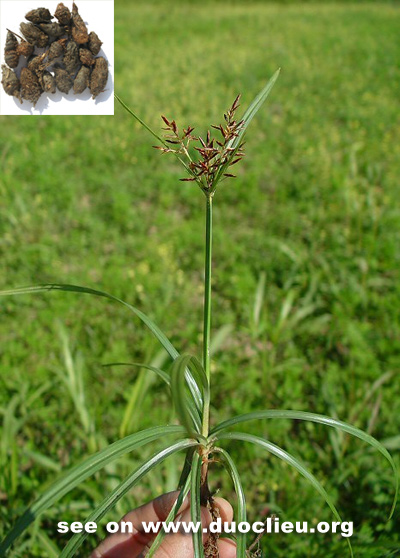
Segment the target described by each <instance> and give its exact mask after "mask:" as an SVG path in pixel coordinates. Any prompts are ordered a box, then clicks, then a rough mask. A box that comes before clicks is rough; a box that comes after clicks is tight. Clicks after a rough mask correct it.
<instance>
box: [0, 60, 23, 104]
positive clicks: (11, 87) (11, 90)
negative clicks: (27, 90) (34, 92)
mask: <svg viewBox="0 0 400 558" xmlns="http://www.w3.org/2000/svg"><path fill="white" fill-rule="evenodd" d="M1 84H2V86H3V89H4V91H5V92H6V93H7V95H13V96H14V97H17V99H19V100H20V101H21V103H22V99H21V93H20V87H21V84H20V82H19V79H18V76H17V74H16V73H15V72H14V70H11V69H10V68H7V66H6V65H5V64H3V65H2V67H1Z"/></svg>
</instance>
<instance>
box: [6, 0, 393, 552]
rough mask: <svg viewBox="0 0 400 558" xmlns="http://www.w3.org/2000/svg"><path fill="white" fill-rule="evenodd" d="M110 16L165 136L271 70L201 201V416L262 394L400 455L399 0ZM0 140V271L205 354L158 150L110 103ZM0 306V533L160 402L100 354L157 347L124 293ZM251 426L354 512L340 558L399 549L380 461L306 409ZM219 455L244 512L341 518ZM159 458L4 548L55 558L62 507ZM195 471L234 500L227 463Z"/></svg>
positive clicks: (126, 94)
mask: <svg viewBox="0 0 400 558" xmlns="http://www.w3.org/2000/svg"><path fill="white" fill-rule="evenodd" d="M115 17H116V19H115V60H116V67H115V70H116V77H115V91H116V93H118V95H120V96H121V97H122V99H124V101H125V102H126V103H127V104H128V105H129V106H131V107H132V108H133V109H134V110H135V111H136V112H137V113H138V114H139V115H140V116H141V117H142V118H143V119H144V120H146V121H147V122H148V123H149V124H150V125H151V126H152V127H153V128H155V129H157V130H158V129H160V128H161V119H160V114H165V115H166V116H168V117H173V118H176V120H177V122H178V124H179V123H181V124H183V125H185V126H186V125H187V124H191V125H193V126H195V127H196V132H199V133H200V132H201V133H203V132H204V131H205V129H206V127H207V126H209V125H210V124H217V123H219V122H220V120H221V117H222V114H223V112H224V111H225V110H226V109H227V108H228V107H229V106H230V104H231V103H232V101H233V99H234V98H235V96H236V95H237V94H238V93H242V104H243V106H244V107H245V106H246V105H247V104H248V103H250V102H251V100H252V98H253V97H254V95H255V94H256V93H257V92H258V91H259V90H260V89H261V87H262V86H263V84H264V83H265V82H266V81H267V79H268V78H269V77H270V76H271V75H272V74H273V72H274V71H275V70H276V69H277V68H278V67H281V68H282V73H281V76H280V78H279V80H278V82H277V84H276V86H275V88H274V90H273V92H272V93H271V96H270V98H269V100H268V102H267V104H266V105H265V106H264V107H263V109H262V110H261V111H260V112H259V113H258V115H257V117H256V119H255V120H254V121H253V122H252V124H251V127H250V129H249V133H248V137H247V144H246V151H247V155H246V158H245V159H244V161H243V164H242V165H241V166H240V168H238V169H237V171H238V178H237V179H236V180H229V181H226V182H224V183H223V185H222V186H221V188H220V189H219V191H218V193H217V195H216V199H215V216H214V222H215V242H214V269H215V271H214V280H213V288H214V294H215V300H214V314H213V336H214V354H213V373H214V377H213V391H214V399H213V410H212V412H213V418H214V421H216V420H217V419H223V418H229V417H231V416H233V415H234V414H238V413H241V412H247V411H251V410H256V409H263V408H286V409H290V408H292V409H300V410H305V411H312V412H316V413H321V414H326V415H331V416H334V417H337V418H340V419H341V420H344V421H347V422H351V423H352V424H354V425H355V426H358V427H360V428H362V429H364V430H366V431H368V432H369V433H371V434H372V435H373V436H375V437H377V438H378V439H379V440H380V441H381V442H383V443H384V445H385V446H386V447H387V448H388V449H390V450H391V451H392V454H393V456H394V458H395V460H396V462H397V464H398V465H400V460H399V450H400V436H399V428H400V418H399V417H400V379H399V365H400V357H399V355H400V325H399V323H400V322H399V295H400V288H399V273H398V269H399V263H400V261H399V260H400V258H399V249H398V247H399V241H400V226H399V224H400V208H399V189H398V177H399V176H400V126H399V125H400V103H399V80H400V67H399V55H400V48H399V42H398V27H399V17H400V14H399V6H398V5H396V4H395V3H393V4H391V3H385V2H382V3H380V2H374V3H370V4H369V3H340V2H338V3H329V4H325V3H324V2H319V3H316V4H305V3H300V2H299V3H294V4H290V5H285V4H269V3H267V2H254V3H253V2H251V1H250V2H243V3H236V4H231V3H228V2H222V1H220V2H190V1H189V0H187V1H181V2H167V1H166V0H165V1H158V2H156V1H152V2H149V1H146V2H142V1H139V2H127V1H126V2H122V1H120V0H117V1H116V12H115ZM0 142H1V153H0V165H1V168H0V173H1V181H0V195H1V203H0V230H1V237H0V238H1V240H0V255H1V261H2V270H3V272H2V274H1V277H0V282H1V284H0V287H1V288H8V287H16V286H24V285H29V284H35V283H45V282H61V283H63V282H64V283H74V284H78V285H86V286H90V287H93V288H98V289H101V290H104V291H107V292H110V293H113V294H114V295H116V296H120V297H122V298H124V299H125V300H127V301H129V302H130V303H132V304H134V305H136V306H138V307H139V308H140V309H142V310H143V311H144V312H146V313H148V314H149V315H150V316H151V317H152V318H153V319H154V320H155V321H157V323H159V325H160V326H161V327H162V329H163V330H164V331H165V332H166V334H167V335H168V336H169V337H170V338H171V339H172V341H173V342H174V344H175V346H177V347H178V348H179V349H180V350H181V351H182V352H184V351H190V352H194V353H196V354H198V355H199V354H200V350H201V331H202V321H201V319H202V314H201V310H202V308H201V307H202V289H203V286H202V272H201V270H202V265H203V243H204V239H203V218H204V216H203V196H202V194H201V192H200V191H199V190H198V189H197V188H196V187H195V186H194V185H192V184H190V183H182V182H179V178H180V177H181V176H182V173H181V169H180V167H179V166H178V165H177V164H176V163H175V161H174V160H173V158H170V157H166V156H161V155H160V154H159V153H158V152H156V151H155V150H154V149H152V148H151V145H152V144H153V143H154V139H153V138H152V137H151V136H150V135H148V134H147V133H146V131H145V130H143V129H142V128H140V127H139V126H138V125H137V124H136V122H135V121H134V120H133V119H132V118H130V117H128V116H127V114H126V113H125V112H124V111H123V109H122V108H121V107H120V106H119V105H118V104H117V103H116V107H115V117H97V118H95V117H70V118H69V117H42V118H34V119H33V120H29V119H28V118H18V117H2V118H1V127H0ZM0 308H1V316H2V319H1V323H0V331H1V339H2V343H1V368H0V421H2V425H1V422H0V425H1V430H0V432H1V440H0V537H1V536H2V535H4V534H5V533H6V532H7V530H8V529H9V528H10V526H11V525H12V524H13V522H14V521H15V519H16V518H17V517H18V516H19V515H20V514H21V512H22V510H23V509H24V507H25V506H26V505H27V504H28V503H29V502H31V501H32V500H33V499H34V497H35V496H37V495H38V494H40V492H41V489H42V487H43V486H44V485H47V484H49V483H50V482H51V481H52V480H53V479H55V478H56V477H57V475H58V474H59V472H60V470H61V469H63V468H65V467H68V466H70V465H72V464H75V463H77V462H78V461H79V460H80V459H82V458H83V457H84V456H86V455H89V454H91V453H92V452H93V451H95V450H96V449H98V448H102V447H104V446H105V445H106V444H107V443H110V442H112V441H114V440H116V439H118V437H119V436H121V435H126V434H127V433H130V432H133V431H137V430H139V429H141V428H145V427H149V426H152V425H155V424H161V423H163V422H166V421H170V420H172V419H171V417H172V412H171V408H170V403H169V400H168V395H167V393H166V392H165V390H164V388H163V386H162V385H161V383H160V382H159V381H158V380H154V379H153V378H149V376H148V374H147V373H145V372H141V373H138V372H137V371H136V370H133V369H129V368H122V367H121V368H119V367H112V368H104V367H102V364H103V363H107V362H115V361H132V362H138V361H139V362H141V361H143V362H147V363H149V362H153V363H154V362H156V363H158V364H162V363H163V362H167V361H166V357H165V355H164V354H163V353H162V352H160V349H159V346H158V345H157V343H156V341H155V340H154V339H153V338H152V336H151V334H150V333H149V332H148V331H147V330H145V329H144V327H142V326H141V324H140V323H139V322H138V321H137V320H135V318H132V316H131V315H130V314H129V313H128V312H126V311H125V310H124V308H122V307H118V306H117V305H115V304H112V303H108V302H107V301H105V300H102V299H96V298H93V297H85V296H83V297H78V296H77V295H74V294H70V295H69V294H62V293H50V294H46V295H38V296H23V297H17V298H7V299H2V300H1V302H0ZM251 429H252V432H254V433H257V434H259V435H263V436H268V438H269V439H270V440H271V441H273V442H275V443H277V444H279V445H282V446H283V447H284V448H285V449H287V450H288V451H290V452H291V453H293V454H294V455H296V456H297V457H299V458H301V459H302V460H303V461H304V462H305V463H306V464H307V465H308V466H309V467H310V469H311V470H312V471H313V473H314V474H315V475H316V476H317V477H318V478H319V479H320V480H321V481H322V482H323V484H324V486H325V487H326V489H327V490H328V492H330V493H331V494H332V495H333V497H334V500H335V503H336V505H337V507H338V508H339V510H340V512H341V514H342V516H343V519H344V520H346V521H354V523H355V527H354V529H355V533H354V536H353V538H352V544H353V546H354V551H355V555H356V556H358V557H361V556H362V557H363V558H381V557H384V556H387V557H389V556H400V551H399V548H400V519H399V513H398V510H397V513H396V514H395V518H394V519H393V520H392V521H390V522H388V523H387V522H386V519H387V516H388V515H389V511H390V505H391V499H392V496H393V478H392V473H391V471H390V469H389V467H388V465H387V464H386V463H385V462H384V460H383V459H382V458H381V457H380V456H379V454H377V453H375V452H372V451H370V450H369V449H368V448H367V447H366V446H365V445H364V444H362V443H361V442H360V441H354V440H352V439H350V438H348V437H347V436H346V435H339V434H338V433H336V432H335V431H333V430H330V431H328V430H327V429H326V428H324V427H320V426H317V425H302V424H300V423H291V422H289V421H276V422H274V423H266V422H263V423H257V424H253V425H252V426H251ZM231 449H232V453H233V454H234V455H236V456H237V458H238V460H239V461H238V467H239V470H240V471H241V472H243V475H244V484H245V489H246V491H247V498H248V509H249V517H250V520H251V521H256V520H262V519H264V518H265V516H266V514H270V513H278V514H280V517H281V518H282V519H283V518H284V519H285V520H304V521H306V520H308V521H311V522H312V521H315V522H317V521H323V520H325V521H331V520H332V519H333V518H332V516H331V514H330V512H329V509H327V507H326V506H325V504H324V503H323V501H322V500H321V498H320V497H319V496H318V494H316V493H314V492H313V489H312V488H310V487H309V486H308V485H307V483H306V481H305V480H304V479H303V478H300V477H299V476H298V475H297V474H296V473H295V472H294V471H293V470H291V469H289V468H288V467H287V466H285V465H282V463H281V462H278V461H277V460H275V459H274V458H272V457H268V458H265V456H264V455H262V454H260V453H259V452H258V451H257V450H255V449H252V448H250V447H247V446H243V447H239V446H232V447H231ZM152 451H154V447H152V448H151V449H147V448H146V449H144V450H143V452H142V454H141V455H139V454H133V455H129V456H128V457H126V458H124V459H121V460H120V461H118V463H117V465H115V466H113V467H111V466H110V467H108V468H107V469H106V470H105V471H104V472H103V473H101V474H98V475H97V476H96V477H95V478H93V479H92V480H90V481H88V482H86V483H85V484H84V485H83V486H82V487H81V488H80V489H79V490H75V491H73V492H72V493H71V495H69V496H67V497H65V498H64V499H63V500H62V501H61V502H60V503H59V504H58V505H56V506H54V507H53V508H52V511H51V513H48V514H46V515H45V516H43V517H42V518H41V521H40V522H37V523H36V524H35V525H34V527H33V528H31V529H30V530H29V532H28V535H27V536H25V537H22V538H21V539H20V542H19V545H18V546H16V547H15V549H14V551H13V552H11V553H10V556H12V557H13V558H17V557H21V558H22V557H26V556H30V557H40V558H53V557H56V556H58V553H59V550H60V549H61V548H62V547H63V545H64V544H65V540H66V539H65V536H64V537H63V536H62V535H58V534H57V533H56V523H57V522H58V521H60V520H69V521H73V520H76V521H84V520H85V518H86V516H87V515H88V513H89V511H90V510H91V509H92V508H93V507H94V506H95V504H96V503H98V502H100V500H101V499H102V497H103V496H104V495H105V494H106V493H107V491H110V490H111V489H112V488H113V487H115V486H116V484H117V482H118V479H120V478H121V477H122V476H123V475H124V474H126V473H127V472H128V471H130V470H132V467H134V466H135V464H137V463H138V462H139V460H140V459H141V458H143V456H144V457H147V456H150V455H151V453H152ZM180 463H181V461H180V460H174V459H172V460H170V461H169V462H168V465H167V466H166V467H164V468H163V469H160V470H158V472H157V473H154V474H151V475H150V476H149V477H147V479H146V481H145V482H144V483H143V484H142V485H141V486H140V488H137V489H136V490H135V491H134V493H132V494H130V496H129V497H127V498H125V499H124V500H123V501H122V502H121V503H120V504H119V505H118V506H117V509H116V511H114V512H113V513H111V514H109V515H108V516H107V520H108V521H110V520H115V519H118V518H119V517H120V516H121V515H122V514H123V513H125V512H126V511H127V510H128V509H130V508H131V507H133V506H135V505H138V504H140V503H142V502H143V501H144V500H146V499H149V498H151V497H154V496H155V495H158V494H159V493H161V492H162V491H165V490H170V489H173V488H174V486H175V485H176V482H177V478H178V476H179V473H180ZM210 480H211V484H212V487H213V488H214V489H220V494H221V495H222V496H224V497H226V498H232V500H233V496H232V495H233V489H232V486H231V484H230V483H229V481H228V480H227V479H226V478H225V476H224V475H222V470H221V469H219V468H218V467H215V468H214V469H212V472H211V479H210ZM398 509H399V508H398ZM104 524H105V522H104ZM96 540H97V537H95V536H91V538H89V540H88V543H87V545H86V546H85V547H83V548H82V550H81V551H80V553H79V554H78V556H81V557H82V558H83V557H86V556H88V555H89V553H90V549H91V548H93V546H94V545H95V544H96ZM262 547H263V549H264V550H265V555H266V556H268V557H269V558H270V557H271V558H273V557H274V558H275V557H285V558H303V557H316V556H318V557H319V556H321V555H324V556H325V557H326V558H333V557H337V556H339V555H340V556H344V555H346V552H347V549H346V543H345V541H344V540H343V539H341V538H340V537H332V536H328V535H327V536H322V535H319V536H314V537H306V536H304V535H303V536H295V535H286V536H281V535H269V536H266V537H264V539H263V541H262Z"/></svg>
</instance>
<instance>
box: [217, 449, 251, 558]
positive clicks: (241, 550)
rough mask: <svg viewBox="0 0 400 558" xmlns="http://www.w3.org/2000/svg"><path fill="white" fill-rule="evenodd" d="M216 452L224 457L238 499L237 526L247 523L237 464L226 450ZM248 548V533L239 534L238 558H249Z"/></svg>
mask: <svg viewBox="0 0 400 558" xmlns="http://www.w3.org/2000/svg"><path fill="white" fill-rule="evenodd" d="M215 451H217V452H218V453H220V454H221V455H222V457H223V460H224V467H225V469H226V470H227V471H228V473H229V476H230V477H231V479H232V482H233V486H234V488H235V492H236V497H237V510H236V516H237V517H236V524H239V523H242V522H247V512H246V497H245V494H244V490H243V486H242V481H241V479H240V475H239V471H238V470H237V467H236V465H235V462H234V461H233V459H232V457H231V456H230V455H229V453H228V452H227V451H225V450H224V449H222V448H215ZM246 546H247V545H246V533H239V534H238V537H237V548H236V558H247V557H246Z"/></svg>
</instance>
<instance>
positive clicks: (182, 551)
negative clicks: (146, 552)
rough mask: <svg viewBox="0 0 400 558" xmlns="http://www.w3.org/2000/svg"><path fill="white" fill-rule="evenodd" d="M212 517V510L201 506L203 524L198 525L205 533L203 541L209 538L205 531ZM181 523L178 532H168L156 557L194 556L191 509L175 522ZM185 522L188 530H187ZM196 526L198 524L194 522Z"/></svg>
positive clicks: (183, 557)
mask: <svg viewBox="0 0 400 558" xmlns="http://www.w3.org/2000/svg"><path fill="white" fill-rule="evenodd" d="M211 521H212V517H211V514H210V512H209V511H208V510H207V509H206V508H201V526H200V527H198V528H199V530H200V531H201V532H202V533H203V542H205V541H206V540H207V537H208V535H207V533H204V530H206V529H207V528H208V527H209V525H210V523H211ZM178 523H180V529H179V532H178V533H174V534H167V535H166V536H165V538H164V540H163V542H162V544H161V546H160V548H159V550H158V551H157V552H156V554H155V557H156V558H170V557H171V556H179V558H193V542H192V531H191V530H190V531H189V529H190V527H192V524H191V517H190V510H186V511H185V512H184V513H183V514H182V516H181V517H178V518H177V520H176V521H175V524H178ZM183 524H184V525H185V527H186V530H187V531H188V532H185V530H184V528H183ZM194 527H195V528H196V527H197V526H196V525H195V524H194Z"/></svg>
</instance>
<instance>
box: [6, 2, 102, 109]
mask: <svg viewBox="0 0 400 558" xmlns="http://www.w3.org/2000/svg"><path fill="white" fill-rule="evenodd" d="M25 19H26V21H22V22H21V24H20V32H21V34H22V35H23V37H21V36H20V35H18V34H17V33H16V32H15V31H13V30H9V29H7V36H6V44H5V47H4V62H5V64H3V65H2V68H1V69H2V79H1V83H2V86H3V89H4V91H5V92H6V93H7V95H12V96H14V97H16V98H17V99H19V100H20V101H21V103H22V99H25V100H27V101H29V102H31V103H32V104H33V106H35V105H36V103H37V101H38V100H39V98H40V97H41V95H42V94H43V93H45V94H54V93H55V92H56V91H57V89H58V90H59V91H61V92H62V93H64V94H66V95H67V94H69V92H70V91H71V89H73V94H74V95H80V94H81V93H83V92H84V91H85V89H87V88H89V89H90V92H91V94H92V98H93V99H95V98H96V97H97V96H98V95H99V94H100V93H101V92H102V91H104V90H105V88H106V85H107V80H108V62H107V60H106V58H104V57H103V56H98V54H99V53H100V50H101V46H102V44H103V43H102V42H101V40H100V39H99V37H98V35H97V34H96V33H95V32H94V31H90V33H89V31H88V28H87V26H86V23H85V22H84V20H83V19H82V17H81V15H80V13H79V10H78V6H77V5H76V4H75V3H74V2H73V4H72V9H71V10H70V9H69V8H68V7H67V6H65V5H64V4H63V3H59V4H58V6H57V9H56V11H55V12H54V15H52V14H51V13H50V11H49V10H48V9H47V8H42V7H40V8H36V9H32V10H30V11H29V12H28V13H27V14H25Z"/></svg>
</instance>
